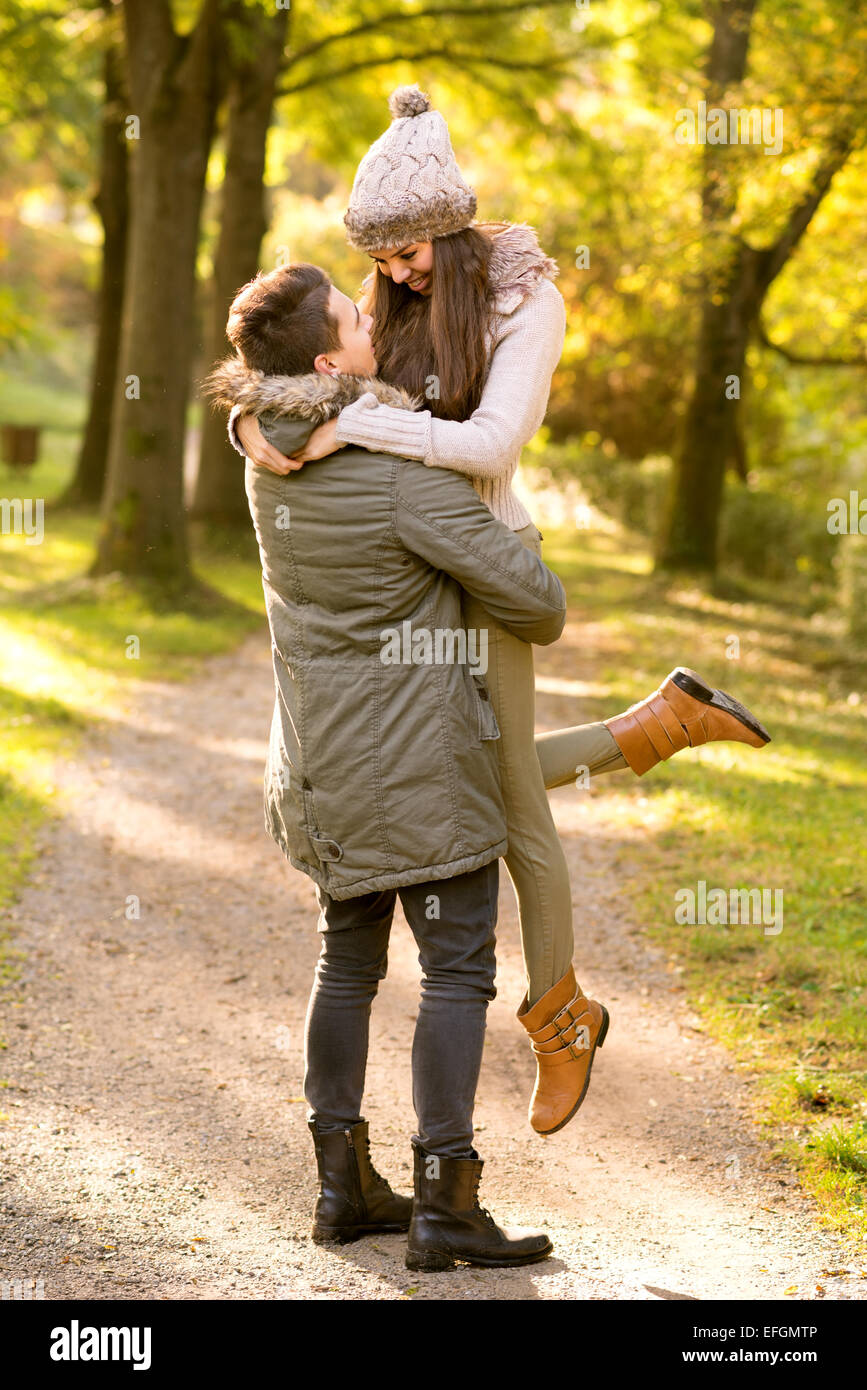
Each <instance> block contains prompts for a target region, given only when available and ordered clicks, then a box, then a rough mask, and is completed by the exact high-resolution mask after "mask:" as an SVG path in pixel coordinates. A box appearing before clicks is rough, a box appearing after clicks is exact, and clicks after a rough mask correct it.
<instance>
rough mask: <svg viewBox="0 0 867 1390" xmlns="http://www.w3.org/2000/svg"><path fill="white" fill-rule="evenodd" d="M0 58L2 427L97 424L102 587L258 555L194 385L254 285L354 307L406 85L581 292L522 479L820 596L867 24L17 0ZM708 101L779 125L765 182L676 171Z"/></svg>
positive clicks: (740, 14)
mask: <svg viewBox="0 0 867 1390" xmlns="http://www.w3.org/2000/svg"><path fill="white" fill-rule="evenodd" d="M0 40H2V42H0V67H2V76H3V81H2V83H0V122H2V125H3V128H4V139H3V142H2V146H0V251H2V257H3V258H2V261H0V354H2V355H0V417H2V418H3V419H12V418H13V417H15V418H19V417H20V422H21V423H33V424H39V423H46V422H47V421H46V418H45V417H48V419H49V420H50V417H51V416H52V412H54V413H55V414H58V413H59V414H60V415H62V416H64V418H66V417H67V416H71V415H74V414H75V413H76V411H77V412H78V415H77V418H78V419H79V420H80V422H81V426H82V430H81V434H80V437H79V448H78V456H77V463H76V466H75V467H74V468H72V469H71V470H70V475H69V478H68V482H67V499H68V501H69V502H70V503H73V502H74V503H76V504H79V505H89V506H91V507H93V506H95V505H97V504H98V505H100V506H101V512H102V529H101V533H100V537H99V543H98V550H97V555H96V558H95V571H96V572H103V573H105V572H121V573H125V574H129V575H130V576H134V575H137V576H142V577H145V578H147V579H148V580H149V581H150V582H156V583H159V584H161V585H162V586H163V587H165V588H166V589H168V590H170V591H174V592H176V593H182V592H183V590H184V588H185V587H186V586H188V585H189V584H190V582H191V578H190V561H189V547H188V544H187V533H188V529H189V521H190V518H191V517H196V518H202V519H204V520H206V521H208V522H212V523H222V524H228V525H229V526H231V527H235V528H238V531H239V533H240V531H241V530H244V531H245V532H246V529H247V526H248V519H247V510H246V500H245V496H244V489H243V471H242V468H241V465H240V460H238V458H237V456H236V455H235V454H234V453H232V451H231V450H229V449H228V447H227V444H226V441H225V437H224V425H223V421H222V419H221V418H220V417H218V416H211V415H210V414H208V413H206V412H205V411H204V410H203V408H202V406H201V404H200V403H199V402H198V401H197V397H196V382H197V381H198V380H199V379H200V377H201V376H202V375H204V373H205V372H206V371H207V369H208V367H209V366H210V364H211V362H212V361H213V359H214V358H215V357H218V356H220V355H222V354H223V353H224V352H225V351H226V350H227V348H228V345H227V343H226V341H225V336H224V332H223V328H224V324H225V317H226V309H227V306H228V303H229V301H230V299H231V297H232V295H233V294H234V292H235V290H236V289H237V288H238V287H239V286H240V285H241V284H242V283H244V281H246V280H247V279H249V278H250V276H251V275H252V274H254V273H255V271H256V269H258V268H259V267H262V268H271V267H273V266H274V265H276V264H279V263H280V262H281V261H282V260H286V259H309V260H314V261H317V262H320V263H322V264H323V265H325V266H326V267H327V268H328V269H329V271H330V272H331V273H332V274H333V276H334V278H335V280H336V281H337V283H338V284H340V285H341V286H342V287H343V288H345V289H346V290H347V291H348V292H350V293H352V292H354V291H355V290H356V289H357V287H358V285H359V283H360V281H361V278H362V277H363V275H364V273H366V269H367V268H368V265H369V262H366V259H365V258H364V257H361V256H358V255H357V254H356V253H355V252H353V251H352V250H351V248H349V247H348V246H347V245H346V242H345V237H344V229H343V223H342V215H343V211H344V209H345V206H346V201H347V197H348V192H349V187H350V185H351V180H352V175H353V172H354V169H355V166H356V164H357V161H358V159H359V158H360V157H361V155H362V154H363V153H364V151H365V149H366V148H367V146H368V144H369V143H370V141H371V140H372V139H374V138H375V137H376V136H377V135H378V134H379V133H380V132H381V130H382V129H383V128H384V126H385V124H386V122H387V119H388V113H387V108H386V98H387V95H388V93H389V92H390V90H391V89H392V88H393V87H394V86H396V85H397V84H398V83H399V82H406V81H417V82H419V83H420V84H421V85H422V86H423V87H425V88H426V89H428V90H430V91H431V93H432V96H433V99H434V102H435V104H436V105H437V106H439V107H440V108H441V109H442V110H444V112H445V113H446V114H447V116H448V119H449V123H450V127H451V130H452V137H453V142H454V145H455V148H456V153H457V156H458V159H459V162H460V164H461V167H462V169H463V170H464V172H465V174H466V176H467V178H468V179H469V181H470V182H471V183H473V184H474V186H475V187H476V189H477V192H478V195H479V217H480V219H508V220H513V221H527V222H530V223H531V224H533V225H534V226H535V227H537V229H538V231H539V235H540V239H541V241H542V244H543V245H544V246H545V247H546V249H547V250H548V251H549V252H550V254H552V255H554V256H556V258H557V259H558V262H559V264H560V267H561V276H560V280H559V284H560V287H561V289H562V291H563V294H564V296H565V297H566V300H567V304H568V309H569V327H568V334H567V342H566V348H565V352H564V355H563V361H562V364H561V368H560V370H559V371H558V373H557V376H556V378H555V382H554V388H553V391H552V397H551V408H550V412H549V418H548V423H547V427H546V430H545V431H544V432H543V433H542V435H541V436H540V437H539V439H538V440H537V441H536V444H535V445H534V447H533V449H532V450H531V451H529V453H528V460H527V466H528V467H536V468H540V469H548V470H550V473H551V476H552V477H553V478H554V479H555V481H556V480H557V479H560V478H566V477H568V478H570V479H573V478H577V479H578V480H579V481H580V483H581V485H582V487H583V488H584V490H585V492H586V494H587V496H588V497H589V498H590V499H591V500H592V501H593V502H594V503H596V504H597V505H599V506H601V507H602V508H603V510H609V511H611V512H612V513H614V514H616V515H617V516H618V517H619V518H620V519H622V520H624V521H626V522H627V523H628V524H629V525H630V526H632V527H633V528H635V529H637V530H639V531H640V532H642V533H643V534H644V535H645V536H646V537H647V540H648V544H651V545H653V547H654V549H655V551H656V554H657V559H658V564H659V565H660V566H662V567H665V568H687V569H694V570H698V571H704V572H705V573H708V574H713V573H714V572H715V571H717V570H718V569H720V568H722V569H724V570H726V571H728V570H740V571H741V572H743V573H745V574H748V575H750V576H752V577H754V578H755V577H758V578H761V577H766V578H768V579H769V580H780V579H782V580H784V581H785V582H792V583H798V584H801V585H804V586H813V587H814V588H815V590H816V594H817V601H819V598H820V595H822V594H824V595H825V596H826V597H825V600H824V601H830V599H829V596H830V595H831V594H833V593H834V592H835V591H836V590H837V586H838V585H839V584H840V583H841V582H842V577H841V575H840V574H839V573H838V571H837V569H836V564H837V561H838V558H839V554H840V549H841V548H840V547H839V546H837V545H836V544H835V538H834V537H833V536H831V535H829V533H828V529H827V503H828V500H829V499H830V498H832V497H835V496H844V495H847V493H848V491H849V489H850V488H857V487H859V486H863V485H864V479H865V472H867V469H865V463H867V423H865V409H864V387H865V374H864V365H865V359H867V312H865V310H867V261H865V256H864V249H865V232H864V227H865V201H867V195H865V181H864V173H865V155H864V135H865V124H867V106H865V103H864V100H863V95H862V93H863V90H864V87H865V77H867V15H865V13H864V12H863V10H862V7H861V6H860V5H859V3H857V0H818V2H817V3H815V4H810V5H807V4H805V3H803V4H802V3H798V2H797V0H796V3H788V0H786V2H785V3H784V0H715V3H708V4H707V5H705V4H701V3H698V0H681V2H680V3H674V2H673V0H644V3H638V0H621V3H601V0H600V3H597V2H596V0H592V3H590V4H589V5H588V4H579V5H576V4H574V3H563V2H562V0H560V2H559V3H558V2H557V0H554V2H553V3H537V4H524V3H517V0H504V2H503V3H482V0H476V3H474V4H465V5H455V4H446V3H442V0H406V2H405V3H395V4H394V5H392V6H388V5H373V4H366V3H364V0H362V2H361V3H347V2H346V0H332V3H328V4H317V5H313V4H311V3H307V0H294V3H293V4H292V6H291V8H282V7H281V8H277V6H276V5H275V4H274V3H273V0H174V2H173V3H170V0H123V2H122V3H111V0H105V3H87V4H82V5H79V6H76V7H74V8H73V9H71V10H69V9H67V10H63V11H61V10H60V9H59V7H57V6H56V5H52V3H51V0H8V3H7V5H6V7H5V10H4V15H3V18H2V19H0ZM702 101H704V102H706V103H707V107H708V108H709V109H712V108H722V109H724V110H726V111H728V110H730V109H742V110H746V109H764V110H766V111H769V112H778V113H779V117H778V120H779V121H780V122H781V135H782V141H781V145H780V148H779V150H778V152H767V151H766V148H765V145H764V144H762V143H760V142H756V141H754V142H753V143H749V144H746V143H738V144H734V143H729V142H726V143H717V144H712V143H699V142H698V141H695V142H692V143H685V142H682V141H681V139H679V138H678V127H679V124H682V121H679V116H680V115H681V114H682V113H683V112H684V111H691V112H696V111H697V110H698V104H699V102H702ZM25 416H26V418H24V417H25ZM865 524H867V523H865ZM850 549H851V547H850ZM850 568H851V567H850ZM846 583H847V584H848V585H849V587H850V588H851V581H850V580H847V581H846ZM840 592H842V589H841V590H840ZM847 592H848V589H847ZM850 601H851V600H850Z"/></svg>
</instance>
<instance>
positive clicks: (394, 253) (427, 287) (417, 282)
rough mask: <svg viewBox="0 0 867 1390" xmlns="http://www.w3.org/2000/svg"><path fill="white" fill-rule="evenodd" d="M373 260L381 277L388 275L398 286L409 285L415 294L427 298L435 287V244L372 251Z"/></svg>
mask: <svg viewBox="0 0 867 1390" xmlns="http://www.w3.org/2000/svg"><path fill="white" fill-rule="evenodd" d="M370 256H371V260H373V261H374V262H375V263H376V265H377V266H378V267H379V272H380V274H381V275H388V276H389V278H390V279H392V280H394V282H395V284H397V285H407V286H408V287H409V289H411V290H412V291H413V293H414V294H420V295H423V296H424V297H425V298H427V296H428V295H429V294H430V293H431V288H432V285H433V261H434V254H433V242H432V241H413V242H410V243H409V244H408V245H406V246H389V247H385V248H384V249H383V250H381V251H371V253H370Z"/></svg>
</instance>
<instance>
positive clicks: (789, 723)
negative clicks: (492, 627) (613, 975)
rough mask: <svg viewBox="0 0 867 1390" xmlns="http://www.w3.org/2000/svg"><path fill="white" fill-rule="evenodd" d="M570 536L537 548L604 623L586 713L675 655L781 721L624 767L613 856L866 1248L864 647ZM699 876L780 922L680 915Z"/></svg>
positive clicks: (624, 699) (821, 619)
mask: <svg viewBox="0 0 867 1390" xmlns="http://www.w3.org/2000/svg"><path fill="white" fill-rule="evenodd" d="M579 538H580V545H577V544H576V541H575V535H574V533H572V534H566V533H563V532H553V531H551V530H549V529H547V528H546V533H545V558H546V560H547V562H548V563H549V564H550V565H551V566H552V567H553V568H554V569H555V570H556V571H557V573H558V574H559V575H560V576H561V578H562V579H563V581H564V583H565V585H566V588H567V591H568V594H569V603H570V618H571V619H573V620H577V621H578V622H579V623H580V622H581V620H582V619H586V620H587V621H591V622H592V623H593V624H594V625H598V628H597V627H594V631H598V632H599V634H600V637H599V641H598V644H597V645H598V647H599V648H601V654H600V655H599V656H598V657H597V667H598V669H597V670H596V671H595V673H590V674H594V675H595V680H596V682H597V684H598V685H599V687H601V693H600V695H599V696H598V698H597V699H595V700H594V701H590V702H589V704H590V706H591V707H590V708H588V709H585V711H584V717H585V718H605V717H607V716H609V715H610V714H612V713H614V712H615V711H616V710H617V709H618V708H623V707H625V705H627V704H630V703H632V702H633V701H635V700H637V699H640V698H641V697H642V696H644V695H646V694H647V693H648V692H649V691H650V690H652V689H653V688H654V687H655V686H656V685H657V684H658V682H659V680H660V679H661V677H662V676H663V675H665V673H666V672H667V671H668V670H670V669H671V668H672V667H673V666H675V665H686V666H693V667H695V668H696V669H698V670H699V671H700V672H701V673H702V674H703V675H704V676H705V677H706V678H707V679H708V680H710V681H711V682H712V683H713V684H714V685H717V686H721V687H722V688H724V689H729V690H730V691H732V693H734V694H736V695H737V696H738V698H739V699H741V700H742V701H743V702H744V703H745V704H747V705H748V706H749V707H750V708H751V709H753V710H754V711H755V712H756V713H757V714H758V716H759V718H760V719H762V720H763V722H764V723H765V724H766V725H767V726H768V729H769V732H770V733H771V735H772V742H771V743H770V744H769V745H768V746H767V747H766V748H764V749H763V750H762V751H761V752H760V753H753V752H751V751H748V750H746V749H743V748H741V747H739V746H738V745H732V744H725V743H721V744H713V745H709V746H707V747H705V748H702V749H697V750H696V751H695V752H694V753H685V754H682V755H680V756H679V757H678V758H677V759H676V760H675V761H674V762H668V763H663V764H660V765H659V766H657V767H656V768H654V769H653V770H652V771H651V772H650V773H649V774H647V775H646V776H645V777H643V778H642V779H641V781H640V782H639V781H635V782H633V783H631V784H630V783H628V781H627V780H626V779H618V782H619V783H620V785H618V786H617V787H616V788H612V789H610V790H609V789H608V788H606V792H607V798H606V800H607V802H608V810H609V811H610V813H611V815H612V817H613V818H614V819H615V820H616V822H617V823H618V824H623V825H625V826H629V827H630V828H631V829H632V830H634V831H637V832H638V834H637V836H636V835H633V836H631V837H630V841H629V845H628V849H624V852H623V855H622V870H623V876H624V877H623V884H624V892H626V893H627V895H628V896H629V898H630V899H631V902H632V906H633V910H634V912H635V913H636V915H637V920H638V921H640V922H642V923H643V924H645V926H646V930H647V932H648V934H649V936H650V937H651V939H652V940H653V941H654V942H655V943H656V944H658V945H659V946H660V947H662V948H663V950H664V951H665V952H666V954H667V956H668V957H669V959H670V961H671V964H672V968H673V969H675V970H677V971H678V973H679V974H680V977H681V979H682V980H683V982H684V983H685V984H686V986H687V989H688V991H689V996H690V1000H691V1003H692V1005H693V1007H694V1008H695V1009H696V1011H697V1012H698V1013H699V1014H700V1015H701V1017H702V1019H703V1020H704V1027H705V1028H706V1030H707V1031H708V1032H709V1033H711V1034H712V1035H713V1036H714V1037H716V1038H717V1039H719V1040H720V1041H722V1042H723V1043H725V1045H726V1046H727V1047H728V1048H730V1050H731V1052H732V1053H733V1054H734V1055H735V1057H736V1058H737V1059H738V1062H739V1063H740V1064H741V1065H742V1066H743V1067H744V1068H745V1069H748V1070H749V1071H750V1072H751V1073H753V1074H755V1075H756V1076H757V1078H758V1082H759V1086H758V1097H759V1098H758V1101H757V1104H756V1119H757V1121H758V1122H759V1123H760V1124H761V1125H763V1126H764V1127H765V1128H766V1132H767V1137H768V1139H769V1140H771V1141H772V1142H773V1143H774V1144H776V1145H777V1146H778V1149H779V1150H780V1151H783V1152H786V1153H787V1154H788V1155H790V1156H791V1157H792V1158H794V1160H795V1161H796V1163H797V1165H798V1167H799V1169H800V1172H801V1175H802V1180H803V1182H804V1184H805V1186H806V1187H807V1188H808V1189H809V1190H810V1191H811V1192H812V1193H813V1195H814V1196H815V1198H816V1200H817V1202H818V1204H819V1207H820V1209H821V1211H822V1213H823V1219H824V1221H825V1222H826V1223H827V1224H828V1225H829V1226H830V1227H832V1228H834V1229H835V1230H837V1231H838V1232H839V1233H840V1234H841V1235H842V1236H844V1237H845V1238H846V1239H849V1240H851V1242H852V1244H853V1248H857V1249H863V1248H864V1246H865V1240H867V1120H865V1117H867V1009H865V1004H867V988H865V986H867V933H865V927H864V922H865V913H867V653H865V652H864V651H856V650H854V649H853V647H852V644H851V641H850V640H849V639H847V638H846V636H845V634H844V633H843V632H842V630H840V629H839V628H838V627H837V626H836V625H835V621H834V618H833V617H825V616H821V615H816V614H815V613H811V612H810V608H809V604H808V603H807V601H806V598H803V599H799V597H798V595H797V594H794V593H791V592H790V593H786V594H779V593H774V592H773V591H767V590H761V589H759V587H758V586H751V585H749V584H748V583H741V584H738V585H735V584H733V583H732V582H731V581H728V582H725V583H720V584H719V585H718V586H717V587H716V588H714V587H713V586H710V585H703V584H699V583H697V582H695V581H694V580H689V579H683V578H672V577H665V576H654V575H652V574H651V572H650V570H651V565H650V559H649V556H648V555H647V553H646V551H645V549H644V547H643V546H642V544H641V543H639V542H637V541H635V540H633V539H630V538H627V537H625V536H624V535H623V534H622V533H621V532H617V531H615V530H614V529H613V528H612V529H610V530H608V529H599V530H598V531H593V530H588V531H582V532H580V533H579ZM732 638H737V643H734V642H733V641H732ZM738 648H739V655H738V656H737V658H736V659H729V658H728V657H727V655H726V653H727V652H734V651H737V650H738ZM550 651H551V653H552V657H551V658H550V660H552V661H553V660H556V658H555V657H554V656H553V653H555V652H556V648H552V649H550ZM546 659H547V654H546V656H543V658H542V660H541V661H540V663H539V664H540V669H541V670H542V671H543V672H544V671H546V670H547V669H550V667H546V665H545V661H546ZM572 661H573V665H574V654H573V658H572ZM587 675H588V672H587V671H586V670H584V669H582V671H581V677H582V679H585V678H586V677H587ZM702 879H703V880H704V881H705V882H706V884H707V888H708V890H710V888H711V887H714V886H715V887H722V888H723V889H725V890H730V889H732V888H765V889H771V890H774V889H779V890H781V891H782V894H783V898H782V905H783V925H782V930H781V931H779V933H773V928H771V931H767V932H766V930H765V927H764V926H763V925H762V923H761V922H760V923H759V924H757V925H755V926H752V925H747V924H742V925H740V924H732V925H722V924H721V925H707V926H689V925H678V924H677V922H676V921H675V916H674V911H675V904H676V902H677V901H678V900H677V899H676V898H675V895H676V894H677V893H678V892H679V891H680V890H683V889H685V888H692V889H693V890H695V889H696V887H697V884H698V881H699V880H702ZM768 925H770V923H768Z"/></svg>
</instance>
